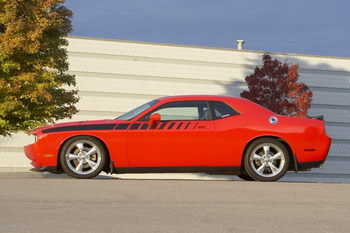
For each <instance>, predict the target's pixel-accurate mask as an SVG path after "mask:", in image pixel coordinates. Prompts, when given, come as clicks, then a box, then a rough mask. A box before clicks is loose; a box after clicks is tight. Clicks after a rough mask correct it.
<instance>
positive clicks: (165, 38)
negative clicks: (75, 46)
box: [64, 0, 350, 57]
mask: <svg viewBox="0 0 350 233" xmlns="http://www.w3.org/2000/svg"><path fill="white" fill-rule="evenodd" d="M64 5H65V6H66V7H67V8H69V9H70V10H72V11H73V13H74V17H73V22H72V23H73V32H72V34H71V35H73V36H86V37H98V38H109V39H122V40H136V41H147V42H160V43H171V44H182V45H195V46H209V47H222V48H237V45H236V40H238V39H243V40H245V41H246V43H245V45H244V49H247V50H258V51H266V52H282V53H299V54H312V55H323V56H338V57H350V1H349V0H292V1H287V0H98V1H97V0H66V2H65V4H64Z"/></svg>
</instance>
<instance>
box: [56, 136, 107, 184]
mask: <svg viewBox="0 0 350 233" xmlns="http://www.w3.org/2000/svg"><path fill="white" fill-rule="evenodd" d="M60 162H61V166H62V168H63V170H64V172H65V173H66V174H67V175H69V176H71V177H74V178H78V179H91V178H93V177H95V176H97V175H98V174H100V173H101V171H102V170H103V168H104V166H105V163H106V150H105V148H104V146H103V145H102V143H101V142H100V141H99V140H97V139H96V138H93V137H88V136H79V137H74V138H71V139H69V140H68V141H67V142H66V143H65V144H64V146H63V148H62V150H61V154H60Z"/></svg>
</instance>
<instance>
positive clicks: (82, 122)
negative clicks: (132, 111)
mask: <svg viewBox="0 0 350 233" xmlns="http://www.w3.org/2000/svg"><path fill="white" fill-rule="evenodd" d="M121 122H124V121H120V120H93V121H73V122H66V123H57V124H52V125H45V126H41V127H38V128H36V129H34V130H32V131H30V133H32V134H35V133H37V132H40V131H43V130H47V129H53V128H60V127H67V126H79V125H105V124H115V125H117V124H118V123H121Z"/></svg>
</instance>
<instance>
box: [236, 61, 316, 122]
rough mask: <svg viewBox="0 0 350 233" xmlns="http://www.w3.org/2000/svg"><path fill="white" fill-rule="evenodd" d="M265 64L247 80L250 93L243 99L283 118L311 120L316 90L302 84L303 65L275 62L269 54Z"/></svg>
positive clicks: (243, 96) (244, 94)
mask: <svg viewBox="0 0 350 233" xmlns="http://www.w3.org/2000/svg"><path fill="white" fill-rule="evenodd" d="M262 61H263V66H262V67H261V68H259V67H256V68H255V70H254V73H253V74H251V75H249V76H247V77H246V78H245V81H246V83H247V85H248V89H249V90H248V91H243V92H242V93H241V97H242V98H246V99H249V100H251V101H253V102H255V103H257V104H260V105H261V106H264V107H265V108H267V109H270V110H271V111H272V112H274V113H277V114H280V115H287V116H295V117H307V112H308V109H309V108H310V106H311V101H312V91H311V90H310V89H309V88H308V86H307V85H306V84H305V83H298V79H299V74H298V68H299V66H298V65H295V64H294V65H288V64H287V63H286V62H285V63H281V62H280V61H278V60H277V59H274V60H273V59H272V58H271V56H270V55H268V54H264V55H263V59H262Z"/></svg>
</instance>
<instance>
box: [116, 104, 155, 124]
mask: <svg viewBox="0 0 350 233" xmlns="http://www.w3.org/2000/svg"><path fill="white" fill-rule="evenodd" d="M158 102H159V100H152V101H150V102H148V103H145V104H143V105H141V106H139V107H137V108H135V109H133V110H131V111H130V112H127V113H125V114H123V115H121V116H119V117H117V118H116V120H124V121H128V120H131V119H132V118H134V117H136V116H137V115H139V114H140V113H142V112H143V111H145V110H146V109H148V108H150V107H152V106H153V105H155V104H156V103H158Z"/></svg>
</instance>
